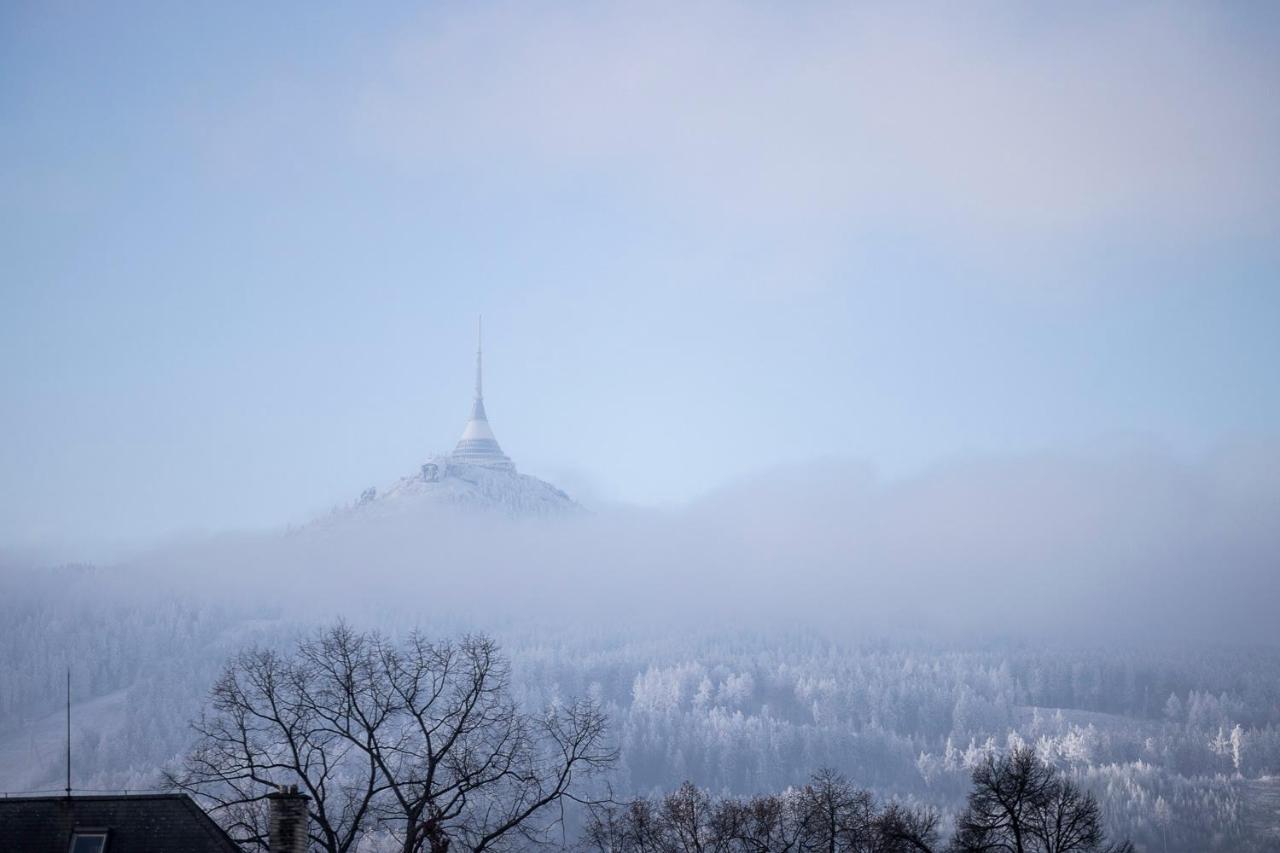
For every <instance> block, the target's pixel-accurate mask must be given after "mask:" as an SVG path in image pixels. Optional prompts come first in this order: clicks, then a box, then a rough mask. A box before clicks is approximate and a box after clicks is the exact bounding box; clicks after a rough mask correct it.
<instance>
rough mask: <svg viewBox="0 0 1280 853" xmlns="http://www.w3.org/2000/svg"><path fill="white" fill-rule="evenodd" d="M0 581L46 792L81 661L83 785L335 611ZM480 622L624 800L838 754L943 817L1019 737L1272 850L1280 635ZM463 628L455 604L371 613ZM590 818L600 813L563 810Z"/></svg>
mask: <svg viewBox="0 0 1280 853" xmlns="http://www.w3.org/2000/svg"><path fill="white" fill-rule="evenodd" d="M6 577H7V579H8V586H7V588H6V589H5V593H6V594H5V595H4V596H3V597H2V598H0V602H2V603H0V656H2V657H3V659H4V660H5V661H6V666H5V667H4V668H2V669H0V756H3V758H4V761H3V762H0V772H3V774H4V779H3V788H4V790H7V791H10V792H17V791H30V790H43V789H53V788H55V787H58V786H59V785H60V781H59V780H60V779H61V778H62V774H63V772H64V768H63V764H62V762H63V757H62V756H63V752H62V744H61V741H60V734H59V733H60V725H61V707H62V703H63V702H64V699H65V696H64V692H65V681H64V679H65V673H66V672H67V670H68V668H69V669H70V671H71V674H72V682H73V699H74V705H73V719H72V723H73V744H72V755H73V783H74V786H75V787H76V789H77V790H85V791H89V790H125V789H128V790H135V791H136V790H153V789H157V788H159V787H163V786H164V785H165V784H166V783H165V778H166V776H165V774H166V773H172V772H174V771H175V769H177V768H178V767H180V765H181V763H182V760H183V758H184V756H186V755H187V754H188V753H189V751H190V750H191V749H192V747H193V745H194V743H195V737H196V736H195V732H194V730H193V728H192V725H191V724H192V722H193V721H195V720H197V719H198V718H199V716H200V714H201V712H202V710H207V708H208V703H209V697H210V691H211V689H212V688H213V686H214V685H215V684H216V683H217V681H218V678H219V675H220V673H221V672H222V671H223V668H224V667H225V665H226V663H227V661H228V660H230V659H231V658H233V657H234V656H235V655H237V654H240V653H242V652H243V651H244V650H246V649H250V648H264V649H272V648H274V649H283V648H287V647H288V646H289V645H290V644H292V643H294V642H296V641H297V639H298V638H299V637H302V636H306V635H307V634H308V633H309V632H313V631H314V630H316V629H317V627H318V626H320V625H321V624H324V623H325V622H327V621H330V620H328V619H327V618H320V617H315V616H313V617H311V618H308V617H306V616H301V615H299V613H298V612H297V611H296V610H285V609H282V608H280V607H275V606H268V605H264V604H261V603H258V604H251V603H247V602H245V601H243V600H242V601H240V602H239V603H236V601H235V600H234V598H229V599H224V600H219V601H210V600H201V598H200V597H198V596H195V595H193V594H191V593H189V592H182V591H179V590H177V589H174V588H168V589H164V588H153V589H150V590H141V589H138V588H135V587H132V586H127V585H126V586H121V585H119V584H118V583H117V580H118V578H117V577H115V572H113V571H111V570H106V569H98V568H94V567H91V566H63V567H59V568H57V569H53V570H48V571H47V572H45V573H44V574H42V575H41V577H42V578H43V583H41V582H32V580H31V575H29V574H25V573H12V574H10V575H7V576H6ZM499 623H500V624H497V625H489V626H486V630H487V631H488V633H490V634H491V635H492V636H493V637H494V638H495V642H496V643H497V647H498V648H499V649H500V650H501V653H502V655H503V656H504V659H506V660H507V661H509V666H510V691H511V695H512V697H513V701H514V702H515V703H516V705H517V706H518V707H519V708H521V709H524V710H525V711H534V710H536V709H540V708H545V707H548V706H556V705H563V704H564V703H566V702H569V701H571V700H575V699H588V700H590V701H591V702H593V703H595V705H596V706H598V707H599V709H600V710H601V712H602V714H603V716H604V718H605V719H606V720H607V737H608V739H609V743H610V744H611V745H612V746H613V748H616V751H617V755H616V761H614V762H612V763H611V764H610V765H609V767H608V768H607V772H603V773H602V775H601V778H600V779H599V780H597V783H598V784H599V785H603V786H606V787H607V789H608V790H609V791H611V792H612V794H613V795H614V796H616V797H618V798H621V799H624V800H625V799H627V798H634V797H663V796H666V795H669V794H671V793H672V792H675V791H677V790H678V789H679V788H680V786H681V785H682V784H683V783H685V782H687V783H689V784H690V785H692V786H693V788H694V789H696V790H697V791H701V792H705V793H706V795H707V796H714V797H750V796H755V795H765V794H777V793H779V792H784V791H788V790H797V789H799V788H800V787H801V786H803V785H804V784H806V782H807V781H808V780H809V779H810V778H811V777H812V774H814V773H815V772H817V771H819V770H821V769H823V768H827V769H830V770H831V771H832V772H836V773H839V774H841V775H842V776H843V777H844V778H846V779H847V780H849V782H850V784H852V785H855V786H857V787H858V788H859V789H863V790H866V791H867V792H869V793H870V794H871V795H873V796H874V797H875V798H877V801H880V802H885V803H895V804H900V805H901V806H903V807H904V808H909V809H921V810H925V811H927V812H928V813H930V814H935V815H936V816H937V819H938V821H939V825H941V826H945V827H950V826H952V825H953V824H954V823H955V820H956V818H957V816H958V815H959V814H960V813H961V811H962V809H963V807H964V803H965V798H966V795H967V794H968V792H969V790H970V783H971V777H972V775H973V773H974V770H975V769H977V768H979V767H981V766H982V765H983V763H984V762H986V761H988V760H990V759H992V758H993V757H999V756H1002V755H1008V754H1010V753H1012V752H1014V751H1017V750H1019V749H1029V750H1032V751H1034V754H1035V755H1036V756H1037V758H1038V759H1039V760H1040V761H1041V762H1042V763H1043V764H1044V765H1045V766H1050V767H1053V768H1056V770H1057V771H1058V772H1060V773H1061V775H1062V778H1063V779H1065V780H1069V781H1070V782H1071V783H1073V784H1075V785H1078V786H1079V787H1080V789H1081V790H1082V791H1086V792H1088V793H1090V794H1091V795H1092V796H1094V797H1096V798H1097V803H1098V805H1099V807H1100V813H1101V826H1102V827H1103V829H1104V830H1105V832H1106V834H1107V836H1108V837H1110V838H1114V839H1130V840H1132V842H1133V843H1134V844H1135V846H1136V848H1137V849H1139V850H1152V851H1155V850H1160V851H1165V850H1186V851H1193V850H1269V849H1274V848H1275V845H1276V843H1277V839H1276V836H1275V823H1274V817H1273V816H1272V812H1270V811H1268V810H1269V809H1270V810H1273V809H1274V808H1275V805H1276V799H1277V786H1278V784H1280V783H1278V782H1277V778H1276V777H1277V776H1280V653H1277V652H1276V650H1274V649H1272V648H1269V647H1265V646H1252V647H1251V646H1235V647H1229V646H1222V647H1206V646H1203V645H1200V646H1197V647H1196V648H1194V649H1192V648H1190V647H1186V648H1182V649H1179V648H1170V647H1167V646H1165V647H1160V648H1154V647H1152V648H1143V647H1140V646H1136V645H1135V646H1131V647H1127V648H1115V647H1113V646H1103V645H1090V644H1088V643H1087V642H1080V643H1077V644H1068V643H1047V642H1030V641H1027V640H1019V639H1009V640H1004V641H997V640H991V639H987V640H985V641H982V642H978V641H974V642H971V643H969V644H960V643H956V642H948V643H946V644H939V643H933V642H930V641H927V640H911V639H905V638H894V639H888V638H882V639H878V640H877V639H866V640H860V641H852V640H850V641H842V640H834V639H831V638H829V637H826V636H824V635H823V634H822V633H820V632H817V631H812V630H807V629H805V628H803V627H796V628H794V629H792V630H779V629H776V628H761V629H758V630H757V629H753V628H752V627H751V626H747V625H740V626H735V627H728V626H724V625H719V626H711V625H708V626H703V627H699V628H690V629H689V630H686V631H683V632H672V631H668V630H649V631H646V630H644V629H642V628H639V627H627V628H620V629H619V630H616V631H612V632H605V631H602V630H600V629H592V628H586V627H583V626H574V625H560V626H556V625H554V624H553V622H552V620H547V619H545V618H533V617H532V616H531V617H528V618H525V619H523V620H522V619H519V618H516V617H504V618H503V619H501V620H499ZM356 625H357V627H361V628H376V629H377V630H379V631H383V632H386V633H387V634H388V635H391V636H397V635H407V634H408V632H410V631H412V630H418V631H421V632H423V633H424V634H425V635H427V636H434V637H440V638H448V637H451V636H457V635H458V634H459V632H460V631H462V630H466V629H476V628H477V627H479V626H476V625H474V624H472V625H465V624H461V623H459V621H458V620H457V619H447V618H441V619H436V620H428V621H425V622H421V621H419V620H416V619H414V618H413V617H412V616H411V615H405V614H404V613H402V612H401V613H398V615H394V616H391V615H389V616H388V617H387V618H385V619H383V620H381V621H380V622H379V624H377V625H371V624H366V625H360V624H359V622H358V620H357V621H356ZM569 824H570V828H571V829H572V830H573V833H574V838H576V839H579V840H580V839H581V837H582V835H581V833H582V832H583V831H584V830H585V828H586V827H587V826H588V817H587V815H585V814H579V815H578V816H576V817H571V819H570V820H569Z"/></svg>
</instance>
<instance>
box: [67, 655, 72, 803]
mask: <svg viewBox="0 0 1280 853" xmlns="http://www.w3.org/2000/svg"><path fill="white" fill-rule="evenodd" d="M67 796H68V797H70V796H71V667H67Z"/></svg>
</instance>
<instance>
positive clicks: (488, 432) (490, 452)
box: [450, 324, 516, 471]
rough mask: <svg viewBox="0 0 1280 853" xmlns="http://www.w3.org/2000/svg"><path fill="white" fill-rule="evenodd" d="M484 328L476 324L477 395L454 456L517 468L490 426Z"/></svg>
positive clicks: (488, 465) (468, 462)
mask: <svg viewBox="0 0 1280 853" xmlns="http://www.w3.org/2000/svg"><path fill="white" fill-rule="evenodd" d="M483 348H484V347H483V330H482V327H481V326H480V325H479V324H477V326H476V396H475V400H474V401H472V403H471V418H470V419H469V420H468V421H467V427H466V429H464V430H463V431H462V438H460V439H458V446H457V447H455V448H454V449H453V454H452V455H451V457H450V458H451V459H452V460H453V461H454V462H461V463H463V464H466V465H482V466H484V467H485V468H496V469H499V470H502V471H514V470H516V466H515V464H514V463H513V462H512V461H511V460H510V459H509V458H508V457H507V455H506V454H505V453H503V452H502V448H501V447H500V446H499V445H498V439H497V438H496V437H494V434H493V429H492V428H491V427H490V426H489V417H488V416H487V415H486V414H485V411H484V379H483V355H482V350H483Z"/></svg>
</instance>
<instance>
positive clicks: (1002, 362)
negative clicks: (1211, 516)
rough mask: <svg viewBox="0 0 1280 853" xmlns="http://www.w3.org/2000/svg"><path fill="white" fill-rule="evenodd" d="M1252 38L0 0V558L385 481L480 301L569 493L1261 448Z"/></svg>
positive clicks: (1261, 169)
mask: <svg viewBox="0 0 1280 853" xmlns="http://www.w3.org/2000/svg"><path fill="white" fill-rule="evenodd" d="M1278 38H1280V8H1278V7H1276V6H1275V5H1274V4H1266V3H1258V4H1248V3H1235V4H1179V3H1112V4H1092V3H1081V4H1070V5H1069V6H1068V7H1064V8H1058V7H1050V6H1047V5H1044V4H1034V5H1018V4H965V5H963V7H961V6H959V5H957V4H950V5H946V6H944V5H941V4H938V5H930V4H923V5H907V4H875V3H868V4H827V3H814V4H805V5H803V6H802V7H797V6H795V5H793V4H752V3H721V2H711V3H707V4H697V5H696V6H691V5H690V4H683V3H670V4H665V3H656V4H638V5H632V4H572V3H554V4H553V3H540V2H532V3H476V4H461V3H457V4H455V3H439V4H431V5H425V6H416V5H403V6H399V5H396V4H385V5H380V6H379V7H378V9H377V10H376V11H371V10H370V9H369V7H368V6H366V5H362V4H285V3H281V4H271V5H270V6H269V7H264V6H263V5H262V4H237V3H220V4H210V5H208V6H206V7H203V8H197V7H193V6H191V5H190V4H162V3H155V4H132V3H120V4H110V5H108V4H79V3H65V4H64V3H57V2H50V3H38V4H37V3H22V2H14V3H6V4H4V5H3V7H0V483H2V484H3V488H0V546H14V547H26V546H37V545H47V544H50V543H68V542H89V541H96V542H102V541H115V542H129V541H141V540H147V539H157V538H162V537H166V536H171V535H174V534H177V533H180V532H183V531H192V530H225V529H238V528H269V527H272V526H276V525H280V524H283V523H286V522H296V521H299V520H303V519H305V518H307V517H308V516H309V515H310V514H313V513H316V512H320V511H323V510H325V509H326V508H328V507H330V506H333V505H334V504H338V503H342V502H345V501H348V500H350V499H352V498H354V497H355V496H356V495H358V494H359V492H360V491H361V490H362V489H364V488H365V487H367V486H370V485H376V486H381V485H385V484H387V483H389V482H391V481H393V480H394V479H395V478H396V477H398V476H401V475H403V474H407V473H410V472H412V471H414V470H416V468H417V466H418V465H419V464H420V463H421V462H422V461H423V460H425V459H426V458H427V456H428V455H430V454H432V453H435V452H442V451H447V450H449V449H450V448H451V447H452V445H453V443H454V442H455V441H456V439H457V436H458V434H460V432H461V430H462V427H463V424H464V421H465V418H466V416H467V413H468V411H469V402H470V394H471V382H472V360H473V357H474V355H473V353H474V346H475V341H474V334H475V322H476V317H477V316H478V315H480V314H483V316H484V324H485V330H486V341H485V364H486V375H485V391H486V405H487V409H488V413H489V417H490V419H491V423H492V425H493V427H494V430H495V432H496V433H497V436H498V438H499V440H500V441H501V442H502V444H503V447H504V449H505V450H506V451H507V453H508V454H509V455H510V456H512V458H513V459H514V460H515V462H516V464H517V466H519V468H520V469H521V470H522V471H525V472H528V473H532V474H536V475H539V476H542V477H545V478H547V479H550V480H552V481H553V482H556V483H557V484H559V485H561V486H563V487H565V488H566V489H568V490H569V491H570V492H572V493H574V494H576V495H579V496H581V497H583V498H584V500H586V501H587V502H588V503H592V504H595V505H602V506H603V505H612V504H618V503H622V504H638V505H642V506H658V507H670V506H684V505H687V504H688V503H689V502H691V501H696V500H698V499H700V498H701V497H703V496H706V495H708V494H709V493H714V492H715V490H717V489H719V488H721V487H723V486H724V484H726V483H733V482H741V481H744V480H749V479H751V478H754V477H756V476H758V474H759V472H768V471H780V470H787V469H788V468H789V467H795V466H808V465H811V464H812V463H813V461H814V460H824V459H838V460H847V461H852V462H854V463H856V464H865V465H866V466H868V467H869V468H870V470H873V471H875V472H877V476H881V477H884V478H887V479H889V480H894V479H895V478H896V479H902V478H910V477H912V476H917V475H919V473H920V472H923V471H931V470H936V469H937V467H938V466H940V465H941V466H945V465H947V464H951V463H953V462H954V460H957V459H971V458H990V457H992V456H1008V457H1016V456H1018V455H1019V454H1035V453H1039V452H1042V451H1045V450H1046V449H1055V448H1056V449H1062V448H1067V449H1079V448H1097V447H1106V448H1114V447H1128V448H1141V449H1142V451H1143V452H1147V451H1149V450H1154V451H1155V452H1158V453H1160V454H1166V455H1168V456H1169V457H1171V458H1176V459H1188V460H1195V459H1200V458H1208V457H1214V454H1218V453H1221V452H1223V448H1231V447H1236V446H1241V445H1248V446H1252V445H1253V444H1256V443H1258V442H1262V443H1268V442H1274V441H1276V440H1277V437H1278V436H1280V383H1277V381H1276V379H1275V376H1276V372H1277V367H1278V366H1280V98H1276V97H1275V92H1276V91H1277V90H1280V53H1277V51H1276V50H1275V49H1274V46H1275V44H1276V42H1277V39H1278ZM1248 458H1257V459H1266V460H1271V462H1274V460H1276V459H1278V458H1280V456H1277V455H1275V454H1262V455H1260V456H1250V457H1248ZM1271 462H1268V463H1267V464H1268V466H1269V467H1268V469H1267V470H1264V471H1261V472H1255V476H1259V477H1264V478H1270V479H1274V480H1275V481H1280V472H1278V471H1276V470H1274V468H1275V466H1274V464H1271ZM842 464H843V463H842ZM806 470H809V469H806Z"/></svg>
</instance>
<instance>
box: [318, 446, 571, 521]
mask: <svg viewBox="0 0 1280 853" xmlns="http://www.w3.org/2000/svg"><path fill="white" fill-rule="evenodd" d="M440 507H445V508H453V509H462V510H481V511H486V512H496V513H498V514H501V515H506V516H509V517H512V518H525V517H546V516H556V515H565V514H570V513H577V512H582V511H583V509H582V507H581V506H580V505H579V504H578V503H577V501H575V500H574V499H573V498H571V497H569V496H568V495H567V494H565V493H564V492H563V491H561V490H560V489H557V488H556V487H555V486H553V485H551V484H550V483H548V482H546V481H545V480H539V479H538V478H537V477H531V476H529V475H528V474H519V473H517V472H515V471H514V470H509V469H502V468H493V467H490V466H487V465H472V464H469V463H466V462H459V461H458V460H457V459H456V458H455V457H454V456H451V455H445V456H436V457H434V458H432V459H431V461H429V462H426V463H424V464H423V465H422V467H421V468H420V469H419V470H418V471H417V473H415V474H412V475H410V476H408V477H401V478H400V479H399V480H397V481H396V482H394V483H392V484H391V485H390V486H389V487H388V488H386V489H385V490H383V491H381V492H380V491H378V490H377V489H366V490H365V492H364V494H362V495H361V496H360V500H359V501H357V502H356V503H355V504H354V505H353V506H351V507H349V508H347V509H346V510H340V511H339V514H344V515H345V514H351V515H365V516H382V515H392V514H401V513H409V512H420V511H424V510H429V509H431V508H440Z"/></svg>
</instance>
